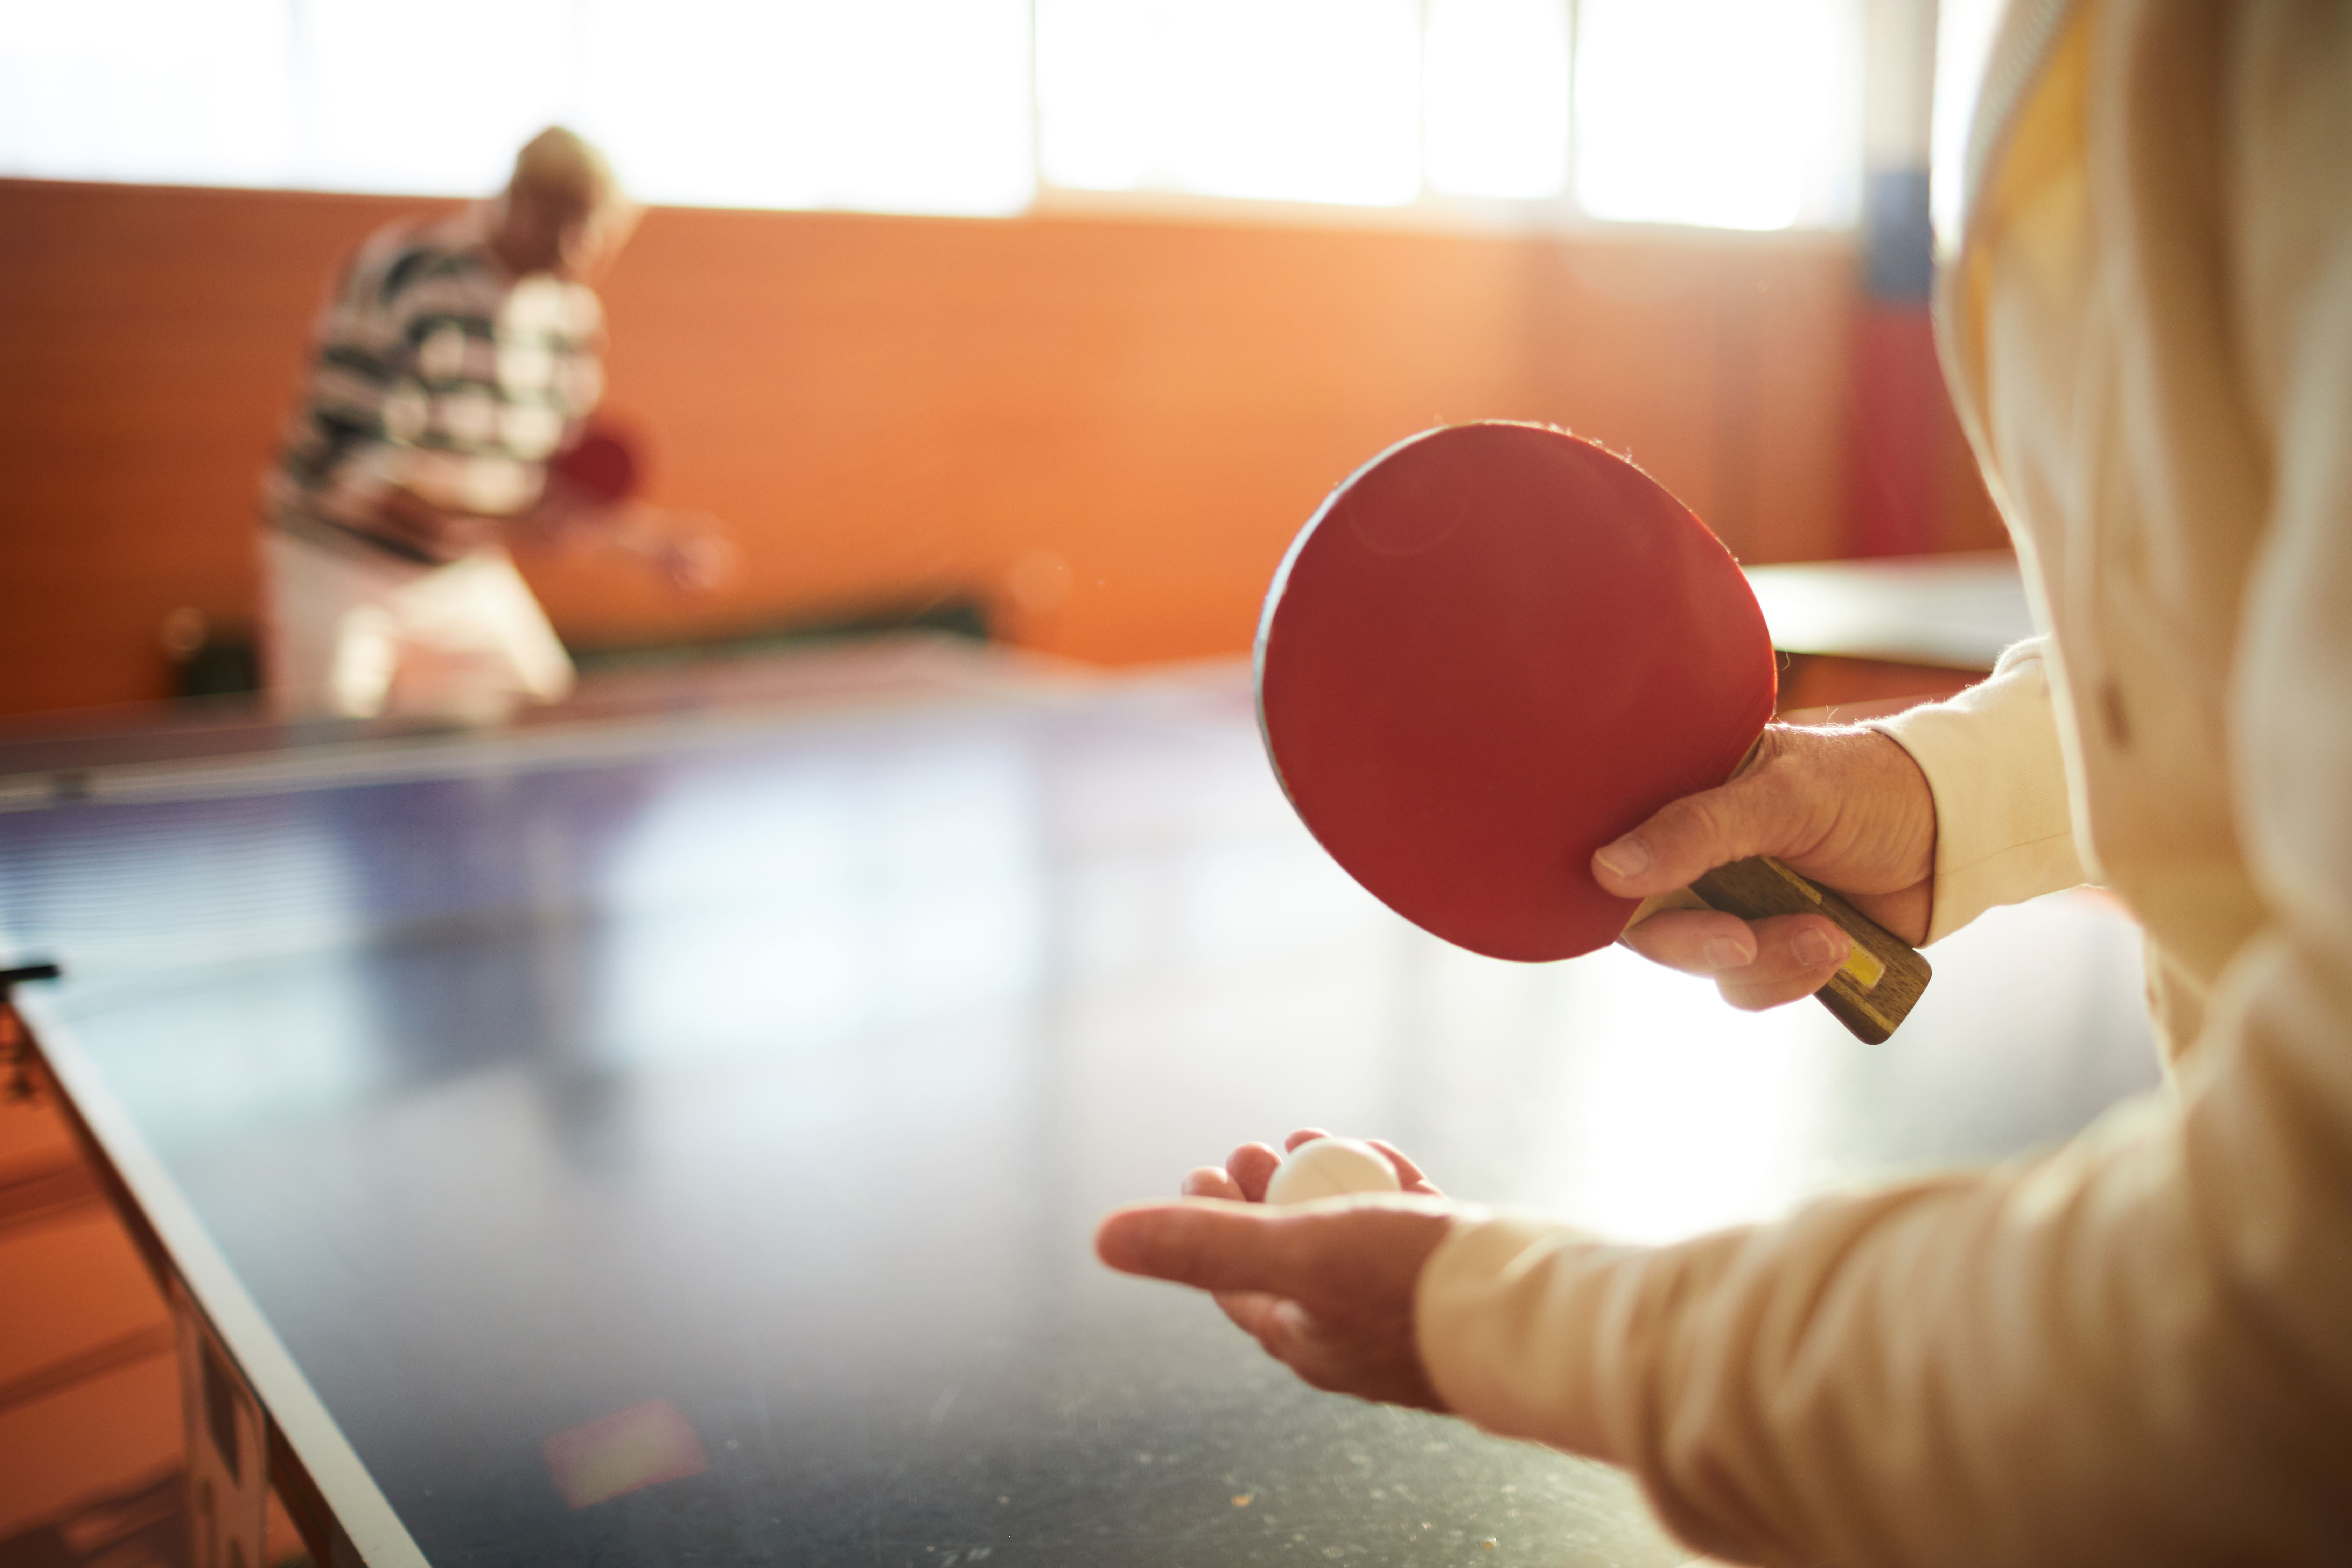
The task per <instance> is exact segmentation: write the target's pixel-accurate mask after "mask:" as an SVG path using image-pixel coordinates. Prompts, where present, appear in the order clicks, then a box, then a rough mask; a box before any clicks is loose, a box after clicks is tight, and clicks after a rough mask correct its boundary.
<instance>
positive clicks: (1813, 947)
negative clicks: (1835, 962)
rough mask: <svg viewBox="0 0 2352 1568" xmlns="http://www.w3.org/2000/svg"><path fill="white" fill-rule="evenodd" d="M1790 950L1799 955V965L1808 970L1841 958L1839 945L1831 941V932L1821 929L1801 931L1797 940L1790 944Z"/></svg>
mask: <svg viewBox="0 0 2352 1568" xmlns="http://www.w3.org/2000/svg"><path fill="white" fill-rule="evenodd" d="M1789 950H1790V952H1794V953H1795V954H1796V955H1797V962H1798V963H1801V964H1804V965H1805V966H1807V967H1808V968H1811V966H1813V965H1815V964H1821V963H1829V962H1830V961H1831V960H1832V959H1835V958H1837V957H1839V956H1841V955H1840V953H1839V952H1838V944H1837V943H1836V942H1832V940H1831V939H1830V934H1829V932H1827V931H1822V930H1821V929H1820V928H1819V927H1813V928H1811V929H1809V930H1805V931H1799V932H1798V933H1797V936H1796V940H1795V941H1793V942H1790V944H1789Z"/></svg>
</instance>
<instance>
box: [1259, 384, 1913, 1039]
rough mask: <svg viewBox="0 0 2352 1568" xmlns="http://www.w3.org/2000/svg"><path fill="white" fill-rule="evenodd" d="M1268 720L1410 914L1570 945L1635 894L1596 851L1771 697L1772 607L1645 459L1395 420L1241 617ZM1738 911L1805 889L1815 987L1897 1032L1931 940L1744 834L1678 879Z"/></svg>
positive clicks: (1490, 946) (1471, 931)
mask: <svg viewBox="0 0 2352 1568" xmlns="http://www.w3.org/2000/svg"><path fill="white" fill-rule="evenodd" d="M1256 662H1257V708H1258V723H1259V727H1260V728H1261V729H1262V730H1263V731H1264V732H1265V745H1266V752H1267V754H1268V755H1269V756H1270V757H1271V759H1272V760H1273V763H1274V770H1275V773H1276V775H1277V776H1278V777H1279V778H1280V779H1281V781H1282V787H1283V789H1284V791H1285V792H1286V794H1287V795H1289V796H1290V801H1291V804H1292V805H1294V806H1296V807H1297V810H1298V815H1299V816H1301V817H1302V818H1304V819H1305V821H1306V823H1307V828H1308V830H1309V831H1311V832H1312V833H1313V834H1314V835H1315V837H1317V838H1318V840H1320V841H1321V843H1322V845H1323V847H1325V848H1327V849H1328V850H1329V851H1330V852H1331V855H1332V857H1333V858H1335V859H1337V860H1338V861H1339V864H1340V865H1341V866H1343V867H1344V868H1347V870H1348V872H1349V875H1351V876H1353V877H1354V878H1355V879H1357V880H1358V881H1359V882H1361V883H1362V884H1363V885H1364V886H1365V887H1366V888H1367V889H1370V891H1371V892H1372V893H1373V894H1374V895H1375V896H1376V897H1378V898H1379V899H1380V900H1381V902H1383V903H1385V904H1387V905H1388V906H1389V907H1390V908H1391V909H1392V910H1396V911H1397V913H1399V914H1401V915H1402V916H1404V917H1405V918H1406V919H1407V920H1409V921H1412V922H1413V923H1414V924H1416V925H1418V926H1421V927H1422V928H1423V929H1424V930H1426V931H1432V932H1433V933H1434V934H1436V935H1438V936H1441V937H1444V938H1445V939H1446V940H1447V941H1449V942H1455V943H1458V944H1459V945H1461V946H1463V947H1466V948H1469V949H1470V950H1471V951H1472V952H1483V953H1486V954H1488V955H1489V956H1491V957H1495V958H1510V959H1520V960H1524V961H1528V962H1538V961H1543V960H1549V959H1558V958H1572V957H1574V956H1576V955H1577V954H1579V953H1584V952H1592V951H1593V950H1594V949H1596V948H1600V947H1604V946H1606V945H1607V944H1608V943H1610V942H1613V941H1615V940H1616V939H1617V936H1618V934H1619V933H1620V932H1622V931H1623V930H1624V929H1625V924H1626V921H1628V920H1630V919H1631V918H1632V917H1633V911H1634V910H1635V909H1636V908H1637V907H1638V906H1637V905H1636V903H1635V901H1634V900H1631V899H1621V898H1618V897H1616V896H1614V895H1613V894H1611V893H1608V892H1605V891H1603V890H1602V889H1601V885H1600V883H1598V882H1596V881H1594V880H1593V878H1592V871H1591V860H1592V852H1593V851H1594V850H1596V849H1598V848H1600V847H1601V846H1602V845H1604V844H1607V843H1610V842H1611V841H1612V840H1614V839H1615V838H1617V837H1619V836H1621V835H1622V834H1623V833H1625V832H1627V831H1628V830H1630V829H1632V828H1633V827H1636V826H1640V825H1641V823H1642V822H1643V821H1644V820H1645V819H1646V818H1648V817H1649V816H1650V815H1651V814H1652V813H1653V812H1654V811H1656V810H1657V809H1658V808H1659V807H1661V806H1663V805H1665V804H1666V803H1667V802H1669V801H1671V800H1674V799H1675V798H1677V797H1679V796H1682V795H1690V794H1693V793H1696V791H1699V790H1704V789H1711V788H1713V787H1714V786H1716V785H1717V784H1722V783H1723V782H1724V781H1725V780H1726V779H1727V778H1729V777H1730V776H1731V774H1732V773H1733V772H1734V771H1735V770H1737V769H1738V766H1739V764H1740V763H1741V762H1742V761H1743V760H1744V759H1745V758H1746V757H1747V755H1748V749H1749V748H1750V747H1751V746H1753V745H1754V744H1755V743H1756V740H1757V737H1758V736H1759V735H1760V734H1761V733H1762V732H1763V729H1764V725H1765V722H1766V721H1768V720H1769V719H1770V718H1771V716H1772V704H1773V699H1774V696H1775V694H1776V690H1777V687H1778V679H1777V675H1776V668H1775V661H1774V658H1773V654H1772V643H1771V638H1770V637H1769V635H1768V634H1767V632H1766V631H1765V627H1764V616H1763V613H1762V612H1761V611H1760V610H1759V609H1758V608H1757V607H1756V598H1755V595H1753V594H1752V593H1750V592H1749V590H1748V580H1747V578H1746V577H1744V576H1743V575H1741V574H1740V570H1739V566H1738V563H1736V562H1735V561H1733V560H1732V558H1731V555H1730V552H1727V550H1725V549H1724V547H1723V545H1722V544H1721V543H1720V542H1718V541H1717V539H1716V537H1715V535H1714V534H1712V533H1710V532H1708V531H1707V529H1706V524H1704V523H1702V522H1701V521H1699V520H1698V519H1697V518H1696V517H1695V516H1693V515H1692V514H1691V512H1690V510H1689V509H1687V508H1686V507H1685V506H1684V505H1683V504H1682V503H1681V502H1680V501H1678V500H1675V498H1674V497H1673V496H1671V495H1669V494H1667V493H1666V491H1665V490H1664V489H1663V488H1661V487H1660V486H1659V485H1658V483H1657V481H1655V480H1654V479H1651V478H1650V477H1649V476H1648V475H1647V474H1644V473H1643V472H1642V470H1641V469H1639V468H1635V467H1634V466H1633V464H1631V463H1629V462H1627V461H1625V460H1624V459H1623V458H1618V457H1614V456H1612V454H1610V453H1609V452H1606V451H1604V450H1602V449H1601V447H1598V446H1595V445H1594V444H1592V443H1591V442H1590V441H1586V440H1582V439H1580V438H1579V437H1574V436H1570V435H1568V434H1566V433H1565V432H1562V431H1559V430H1552V429H1548V428H1546V427H1544V426H1536V425H1510V424H1502V423H1493V424H1480V425H1459V426H1449V427H1446V428H1444V429H1438V430H1431V431H1426V432H1424V433H1423V434H1422V435H1419V436H1415V437H1411V438H1410V439H1408V440H1405V441H1402V442H1399V443H1398V444H1397V445H1396V446H1393V447H1390V448H1389V449H1388V450H1387V451H1385V452H1383V453H1381V455H1380V456H1379V457H1377V458H1373V459H1372V460H1371V461H1370V463H1367V464H1366V465H1365V466H1364V467H1363V468H1360V469H1358V470H1357V471H1356V473H1355V474H1354V475H1353V476H1352V477H1351V478H1349V479H1348V480H1347V482H1346V483H1344V484H1342V485H1341V486H1340V487H1339V489H1336V490H1334V491H1332V492H1331V495H1330V498H1329V499H1328V500H1326V501H1324V503H1323V506H1322V508H1321V510H1318V511H1317V512H1316V514H1315V515H1314V517H1313V518H1312V519H1310V520H1309V521H1308V522H1307V526H1306V528H1305V529H1303V530H1302V531H1300V532H1299V535H1298V537H1297V540H1296V541H1294V542H1292V544H1291V546H1290V553H1289V554H1288V555H1287V556H1286V557H1285V558H1284V560H1283V563H1282V567H1281V570H1280V571H1278V572H1276V574H1275V578H1274V586H1273V588H1272V589H1271V590H1270V591H1269V592H1268V593H1267V595H1266V601H1265V616H1264V617H1263V618H1262V619H1261V620H1260V621H1259V623H1258V632H1257V660H1256ZM1691 890H1692V891H1693V892H1694V893H1695V894H1696V895H1697V897H1698V898H1699V899H1700V900H1703V901H1704V902H1705V903H1706V905H1707V906H1708V907H1709V908H1712V909H1717V910H1725V911H1727V912H1728V913H1731V914H1735V915H1738V916H1740V917H1741V918H1743V919H1747V920H1756V919H1760V918H1762V917H1764V916H1767V915H1775V914H1793V913H1798V912H1803V911H1811V912H1815V913H1819V914H1824V915H1827V916H1829V918H1830V919H1832V920H1833V921H1836V922H1837V923H1838V924H1839V926H1841V927H1842V928H1843V929H1844V931H1846V933H1847V934H1848V935H1849V936H1851V937H1852V938H1853V956H1852V957H1851V958H1849V959H1848V960H1847V962H1846V963H1845V966H1844V967H1843V968H1842V969H1840V970H1839V972H1838V973H1836V974H1835V975H1833V976H1832V978H1831V980H1830V983H1829V984H1827V985H1825V986H1823V987H1822V989H1821V990H1820V991H1819V992H1818V993H1816V995H1817V996H1818V997H1819V998H1820V1000H1821V1002H1822V1005H1824V1006H1826V1007H1827V1008H1828V1009H1829V1010H1830V1011H1831V1012H1832V1013H1833V1014H1835V1015H1836V1016H1837V1017H1838V1020H1839V1021H1840V1022H1841V1023H1843V1024H1844V1025H1845V1026H1846V1027H1847V1028H1849V1029H1851V1030H1853V1032H1854V1034H1856V1035H1857V1036H1859V1037H1862V1038H1863V1039H1864V1040H1869V1041H1873V1042H1875V1041H1878V1040H1883V1039H1885V1037H1887V1036H1888V1035H1889V1034H1891V1033H1893V1032H1894V1030H1895V1026H1897V1025H1898V1024H1900V1023H1902V1021H1903V1019H1904V1016H1905V1015H1906V1014H1907V1013H1909V1012H1910V1010H1911V1005H1912V1004H1913V1003H1915V1002H1916V1001H1917V1000H1918V999H1919V994H1920V992H1921V991H1923V990H1924V989H1926V987H1927V977H1928V968H1927V960H1926V959H1924V958H1922V957H1920V956H1919V954H1918V953H1916V952H1914V951H1912V949H1911V948H1910V947H1909V946H1907V945H1906V943H1904V942H1902V941H1901V940H1900V939H1898V938H1896V937H1895V936H1893V935H1891V934H1889V933H1888V932H1887V931H1885V930H1884V929H1882V928H1881V927H1880V926H1878V925H1877V924H1876V923H1875V922H1874V921H1872V920H1871V919H1870V918H1869V917H1868V916H1866V915H1864V914H1863V913H1862V912H1861V911H1860V910H1856V909H1855V908H1854V907H1853V905H1852V904H1850V903H1848V902H1846V900H1843V899H1842V898H1840V897H1839V896H1838V895H1837V894H1835V893H1833V892H1832V891H1830V890H1829V889H1826V888H1822V887H1818V886H1816V885H1814V884H1813V883H1812V882H1811V881H1808V880H1807V879H1805V878H1803V877H1801V876H1799V875H1798V874H1797V873H1796V872H1794V871H1791V870H1790V869H1789V868H1787V867H1786V866H1783V865H1781V864H1780V862H1779V861H1778V860H1774V859H1771V858H1769V857H1763V856H1759V857H1757V858H1753V859H1748V860H1741V861H1737V862H1735V863H1733V864H1731V865H1728V866H1723V867H1718V868H1716V869H1715V870H1713V871H1710V872H1708V873H1707V874H1706V876H1704V877H1702V878H1700V879H1698V880H1697V881H1696V882H1695V883H1694V884H1692V889H1691Z"/></svg>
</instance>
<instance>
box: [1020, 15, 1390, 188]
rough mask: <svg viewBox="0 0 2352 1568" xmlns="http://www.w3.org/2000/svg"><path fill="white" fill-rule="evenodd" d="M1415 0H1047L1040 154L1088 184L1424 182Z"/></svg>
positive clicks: (1047, 167)
mask: <svg viewBox="0 0 2352 1568" xmlns="http://www.w3.org/2000/svg"><path fill="white" fill-rule="evenodd" d="M1420 28H1421V18H1420V6H1419V5H1416V4H1415V3H1414V0H1038V5H1037V46H1038V47H1037V120H1038V127H1039V144H1038V154H1039V163H1040V166H1041V168H1042V170H1043V172H1044V174H1045V178H1046V180H1047V181H1049V182H1050V183H1052V184H1059V185H1068V186H1072V187H1075V188H1077V189H1081V190H1164V191H1185V192H1193V193H1198V194H1202V195H1221V196H1255V197H1272V198H1277V199H1288V200H1293V201H1315V202H1346V203H1353V204H1358V205H1372V206H1381V205H1402V204H1403V203H1406V202H1410V201H1412V199H1413V198H1414V197H1416V196H1418V195H1420V194H1421V87H1420V83H1419V81H1418V80H1417V77H1418V75H1419V70H1420V55H1421V47H1420V46H1421V40H1420Z"/></svg>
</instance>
